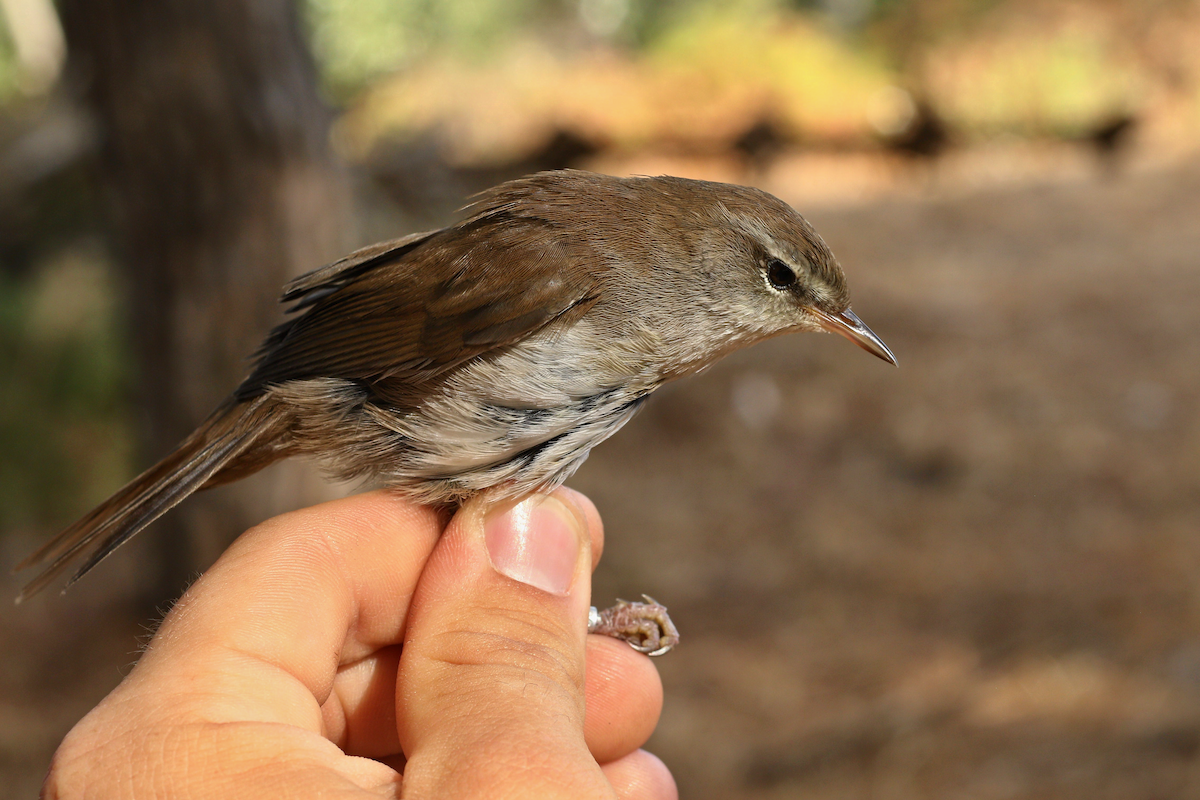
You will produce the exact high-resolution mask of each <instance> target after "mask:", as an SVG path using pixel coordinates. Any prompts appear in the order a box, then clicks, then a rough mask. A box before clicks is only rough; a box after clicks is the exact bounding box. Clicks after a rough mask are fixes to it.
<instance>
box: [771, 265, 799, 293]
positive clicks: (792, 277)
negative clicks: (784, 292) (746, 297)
mask: <svg viewBox="0 0 1200 800" xmlns="http://www.w3.org/2000/svg"><path fill="white" fill-rule="evenodd" d="M767 280H768V281H769V282H770V284H771V285H772V286H774V287H775V288H776V289H787V288H788V287H790V286H791V285H792V284H794V283H795V282H796V271H795V270H793V269H792V268H791V267H789V266H788V265H787V264H785V263H783V262H782V261H780V260H779V259H778V258H772V259H771V260H770V261H768V262H767Z"/></svg>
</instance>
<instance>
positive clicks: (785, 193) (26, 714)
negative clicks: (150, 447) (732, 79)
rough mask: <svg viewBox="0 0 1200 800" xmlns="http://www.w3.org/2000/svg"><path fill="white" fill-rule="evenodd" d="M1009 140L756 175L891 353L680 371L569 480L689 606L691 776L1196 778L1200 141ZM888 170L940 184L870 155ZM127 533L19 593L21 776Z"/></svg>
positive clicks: (670, 693) (687, 777) (675, 722)
mask: <svg viewBox="0 0 1200 800" xmlns="http://www.w3.org/2000/svg"><path fill="white" fill-rule="evenodd" d="M1039 158H1043V159H1046V160H1045V161H1044V162H1038V161H1037V159H1039ZM1031 159H1032V161H1033V162H1034V163H1044V164H1047V165H1049V164H1054V163H1056V164H1058V165H1059V168H1057V169H1055V168H1052V167H1048V168H1046V169H1042V170H1040V171H1037V170H1022V169H1020V168H1019V165H1020V164H1025V163H1030V161H1031ZM983 161H985V162H986V163H988V164H990V165H992V168H993V169H995V165H996V164H998V163H1001V161H1002V160H1000V161H998V160H997V157H995V154H993V157H992V158H988V159H984V160H983ZM1010 161H1011V163H1013V164H1016V165H1018V166H1014V167H1013V168H1012V169H1010V170H1009V173H1010V174H1011V175H1012V176H1013V177H1012V178H1011V179H1008V180H1003V181H997V180H984V179H982V178H979V174H978V173H979V171H978V170H975V171H974V174H975V178H974V179H970V180H968V178H967V176H968V175H969V174H971V173H972V171H971V170H970V169H968V168H967V167H966V166H964V165H961V164H960V165H959V166H958V167H955V166H954V165H953V164H951V165H949V166H943V167H942V168H941V171H940V172H939V170H938V168H931V169H929V170H926V168H925V167H920V166H917V167H913V166H911V165H909V166H903V165H901V166H899V167H898V166H896V165H895V164H887V163H884V162H880V163H878V164H876V165H875V166H874V167H873V168H872V169H867V170H865V171H864V168H863V167H862V165H861V163H860V162H859V161H853V160H851V161H848V162H847V163H846V165H845V169H844V170H843V171H842V175H841V177H844V178H845V180H846V181H847V182H853V181H856V180H857V181H858V182H859V184H860V185H863V186H870V187H873V188H871V189H869V190H868V189H862V190H861V191H859V192H858V198H857V199H854V198H850V199H847V198H846V197H845V196H844V194H843V193H839V192H838V191H837V190H836V189H834V188H829V187H823V186H822V185H818V184H822V183H823V182H829V183H830V184H837V183H838V181H839V177H840V176H839V172H838V170H837V169H836V168H834V167H833V166H832V165H827V167H826V168H825V169H824V170H816V171H813V172H812V173H811V174H812V175H813V176H814V181H813V182H812V183H809V184H806V183H805V182H804V180H803V174H804V170H802V169H800V168H799V167H798V166H797V165H796V164H795V163H793V164H792V168H787V167H786V165H785V166H782V167H781V168H780V169H778V170H776V171H775V172H774V173H772V175H769V176H766V177H765V178H764V181H763V183H764V185H767V186H768V187H769V188H771V189H772V190H773V191H775V192H777V193H778V194H780V195H781V196H782V197H784V198H785V199H788V200H790V201H792V202H794V203H796V204H797V205H798V206H799V207H800V208H801V210H802V211H803V212H804V213H806V214H807V215H808V216H809V218H810V219H811V220H812V221H813V222H814V224H815V225H816V226H817V228H818V229H819V230H820V231H821V232H822V233H823V235H824V236H825V238H826V239H827V241H828V242H829V244H830V245H831V246H832V247H833V249H834V251H835V252H836V253H838V255H839V256H840V258H841V260H842V262H843V264H844V265H845V267H846V268H847V271H848V272H849V274H850V277H851V280H852V286H853V289H854V296H855V298H856V301H855V304H854V308H855V309H856V310H857V311H858V312H859V314H860V315H861V316H862V317H863V318H864V319H865V320H866V321H867V322H868V324H870V325H871V326H872V327H873V328H874V329H875V330H876V331H877V332H878V333H880V334H881V335H882V336H883V337H884V338H885V339H886V341H887V342H888V344H889V345H891V346H892V348H893V349H894V350H895V352H896V353H897V355H898V357H899V359H900V365H901V367H900V369H898V370H897V369H892V368H889V367H887V366H886V365H884V364H882V363H880V362H878V361H876V360H874V359H872V358H870V357H869V356H867V355H865V354H864V353H862V352H860V351H859V350H857V349H855V348H853V347H852V346H850V345H849V344H848V343H846V342H844V341H842V340H841V339H836V338H833V337H816V336H797V337H787V338H783V339H777V340H774V341H771V342H768V343H765V344H763V345H760V346H758V347H756V348H753V349H751V350H748V351H745V352H743V353H740V354H736V355H735V356H733V357H731V358H729V359H727V360H726V361H724V362H722V363H720V364H718V365H717V366H716V367H714V368H713V369H711V370H710V371H709V372H708V373H706V374H705V375H703V376H700V377H698V378H695V379H691V380H688V381H685V382H682V383H679V384H676V385H672V386H670V387H668V388H666V389H664V390H663V391H662V392H660V393H659V394H658V395H656V396H655V399H654V401H653V402H651V403H650V404H649V406H648V408H647V409H646V410H645V412H644V413H643V414H642V415H641V416H640V417H639V418H638V419H636V420H635V421H634V422H633V423H632V424H631V425H630V426H629V427H628V428H627V429H626V430H625V431H623V432H622V434H621V435H619V436H617V437H616V438H615V439H614V440H613V441H611V442H609V443H607V444H606V445H605V446H603V447H601V448H599V449H598V450H597V451H596V452H595V453H594V454H593V456H592V458H591V460H590V461H589V462H588V463H587V465H585V467H584V469H583V470H582V471H581V472H580V473H579V475H578V476H577V478H576V479H575V480H574V481H573V485H574V486H575V487H577V488H579V489H581V490H583V491H585V492H587V493H588V494H590V495H591V497H592V498H593V499H594V500H595V501H596V503H597V505H598V506H599V508H600V509H601V512H602V513H603V514H604V516H605V522H606V526H607V529H608V532H609V547H608V550H607V552H606V554H605V563H604V564H603V565H602V566H601V569H600V573H599V576H598V582H597V587H596V592H597V597H598V598H599V599H601V600H604V599H607V598H610V597H612V596H613V595H621V596H633V595H636V594H637V593H638V592H642V591H646V592H649V593H651V594H653V595H655V596H656V597H658V598H659V599H661V600H663V601H664V602H666V603H668V604H669V605H670V606H671V608H672V611H673V613H674V615H675V618H676V620H677V621H678V622H679V624H680V626H681V627H682V628H683V630H684V634H685V643H684V645H683V646H682V647H681V648H680V649H679V650H678V651H677V652H676V653H673V654H672V655H671V656H669V657H667V658H665V659H663V660H661V661H660V662H659V664H660V667H661V670H662V673H663V678H664V682H665V684H666V689H667V701H666V710H665V713H664V716H663V720H662V724H661V726H660V729H659V732H658V733H657V734H656V735H655V738H654V739H653V740H652V742H651V743H650V748H651V749H653V750H654V751H655V752H656V753H658V754H659V755H661V756H662V757H663V758H664V759H665V761H666V762H667V763H668V764H669V765H670V766H671V768H672V769H673V771H674V773H675V775H676V777H677V778H678V780H679V783H680V787H681V791H682V795H683V796H684V797H687V798H709V797H711V798H739V797H755V798H769V797H796V796H803V797H814V798H821V797H876V798H929V797H963V796H969V797H979V798H1043V797H1047V798H1048V797H1054V798H1089V799H1090V800H1094V799H1095V798H1118V797H1119V798H1142V797H1144V798H1157V797H1176V796H1182V795H1184V794H1187V793H1188V792H1189V791H1194V789H1195V787H1196V786H1200V760H1198V756H1200V588H1198V583H1197V581H1196V580H1195V575H1196V574H1197V570H1198V569H1200V537H1198V536H1197V535H1196V533H1197V531H1196V528H1197V520H1198V519H1200V491H1198V485H1197V484H1198V482H1200V441H1197V439H1198V437H1200V419H1198V418H1197V416H1196V414H1195V412H1194V408H1195V406H1196V403H1197V399H1198V398H1197V394H1198V391H1200V372H1198V371H1197V370H1196V368H1195V364H1196V363H1198V362H1200V309H1198V307H1197V305H1196V303H1195V298H1196V297H1197V296H1198V294H1200V270H1198V269H1197V258H1198V254H1200V225H1197V222H1196V220H1198V219H1200V163H1198V162H1196V161H1188V162H1183V163H1177V164H1174V165H1171V166H1169V167H1167V168H1164V167H1163V166H1161V165H1153V164H1149V165H1146V166H1144V167H1141V168H1135V169H1132V170H1130V171H1129V172H1128V173H1126V174H1123V175H1116V176H1109V177H1105V176H1104V174H1103V173H1101V172H1100V171H1098V170H1095V169H1087V168H1086V163H1087V162H1086V161H1078V160H1074V161H1073V160H1072V158H1071V152H1070V151H1067V150H1063V151H1061V152H1060V153H1059V154H1058V155H1057V156H1053V154H1051V155H1046V154H1041V155H1029V154H1025V155H1022V156H1018V155H1014V156H1012V158H1011V159H1010ZM856 165H857V166H856ZM614 166H615V165H614ZM628 166H629V168H630V171H641V170H642V166H641V165H639V164H630V165H628ZM677 166H678V165H677ZM689 168H690V169H691V170H692V171H693V172H701V173H703V172H710V173H722V176H723V177H736V176H735V175H731V174H725V173H732V172H735V169H734V167H731V166H728V165H724V166H723V165H721V164H717V163H711V164H708V165H697V164H692V165H690V167H689ZM896 169H901V170H909V169H919V170H926V173H925V174H924V177H923V179H922V180H921V181H917V182H916V184H915V185H917V186H922V187H923V188H920V189H906V190H902V191H901V190H895V191H889V189H888V186H889V184H888V183H887V182H886V181H885V180H883V179H880V180H878V181H874V182H872V181H869V180H866V179H864V178H862V177H861V176H862V175H863V174H880V175H887V174H892V173H891V172H889V171H894V170H896ZM674 171H681V170H678V169H677V170H674ZM1031 174H1034V175H1038V176H1039V177H1036V178H1035V177H1030V175H1031ZM855 176H859V177H855ZM910 177H911V176H910ZM818 178H819V180H817V179H818ZM890 185H891V186H893V187H896V186H900V185H904V186H912V185H914V184H913V183H912V182H904V183H903V184H900V183H898V182H894V183H892V184H890ZM864 198H867V199H864ZM151 535H153V533H151ZM11 541H13V540H11V539H10V540H8V542H11ZM5 546H6V547H11V548H12V549H13V550H14V551H17V550H19V549H20V547H21V543H19V542H18V543H13V544H8V543H7V542H6V545H5ZM136 548H137V545H134V547H133V548H131V551H132V552H130V553H128V554H119V555H118V557H115V558H114V559H113V562H114V563H110V564H106V570H105V571H104V572H103V574H100V573H98V574H97V575H95V576H94V577H95V578H96V580H94V581H92V580H91V578H89V581H85V582H84V583H83V584H81V585H79V586H77V587H76V590H73V591H72V593H71V594H70V595H68V596H67V597H66V598H58V597H48V598H38V599H37V601H36V602H35V603H33V604H31V605H29V606H26V607H22V608H21V610H20V613H17V614H14V613H12V612H4V614H3V615H0V641H4V642H5V644H4V650H5V652H6V653H8V654H9V656H8V657H6V658H5V659H4V660H3V662H2V663H3V671H2V672H0V698H2V702H0V742H2V743H3V746H2V747H0V753H3V756H2V758H3V761H2V763H0V785H3V786H6V787H9V791H11V792H12V794H11V795H10V796H14V797H16V796H32V794H33V793H34V791H35V789H36V786H37V784H38V782H39V781H40V776H41V773H42V771H43V770H44V768H45V765H46V763H47V760H48V758H49V755H50V753H51V752H52V750H53V748H54V746H55V744H56V743H57V741H58V740H59V738H60V737H61V736H62V735H63V733H64V732H65V731H66V730H67V728H68V727H69V726H70V725H71V724H72V723H73V722H74V721H75V720H76V719H77V718H78V717H79V716H80V715H81V714H82V713H83V712H84V711H86V709H87V708H88V707H90V706H91V705H92V704H93V703H94V702H95V701H96V700H98V699H99V698H100V697H101V696H102V695H103V694H104V693H105V692H106V691H107V690H108V689H110V688H111V687H112V686H113V685H114V684H115V683H116V682H117V681H118V680H119V679H120V676H121V673H122V671H123V670H124V669H125V668H126V667H127V665H128V664H130V663H131V662H132V661H133V660H134V658H135V652H134V651H135V650H136V635H137V634H138V633H139V632H140V631H139V628H138V627H137V625H136V624H135V623H133V622H131V621H130V620H129V619H128V617H127V615H126V614H125V613H124V611H123V607H122V606H121V605H120V603H119V602H117V601H118V600H119V599H120V595H121V592H120V589H119V586H120V583H121V582H122V580H123V579H124V578H126V577H127V576H128V570H130V569H132V568H134V565H136V563H137V558H138V552H137V551H136ZM16 555H17V552H12V553H6V554H5V556H6V560H7V561H9V562H10V563H11V561H13V560H15V557H16ZM123 572H124V575H123ZM15 591H16V582H15V581H13V579H11V578H6V580H5V582H4V583H3V585H0V593H4V592H8V593H10V594H11V593H15ZM14 654H17V655H19V656H21V657H14Z"/></svg>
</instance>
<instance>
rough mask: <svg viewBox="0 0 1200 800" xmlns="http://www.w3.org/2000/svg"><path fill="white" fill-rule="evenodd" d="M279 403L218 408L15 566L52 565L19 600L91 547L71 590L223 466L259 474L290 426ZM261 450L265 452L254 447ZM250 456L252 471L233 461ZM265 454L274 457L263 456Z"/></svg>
mask: <svg viewBox="0 0 1200 800" xmlns="http://www.w3.org/2000/svg"><path fill="white" fill-rule="evenodd" d="M274 405H275V404H274V403H272V402H271V400H270V395H269V394H266V395H261V396H259V397H256V398H254V399H252V400H248V401H245V402H242V403H227V404H225V405H224V406H222V407H221V408H219V409H218V410H217V411H216V412H215V413H213V415H212V416H211V417H209V418H208V420H206V421H205V422H204V424H203V425H201V426H200V427H199V428H198V429H196V431H195V432H193V433H192V434H191V435H190V436H188V438H187V439H185V440H184V441H183V442H182V443H181V444H180V445H179V446H178V447H176V448H175V450H174V451H173V452H171V454H170V455H168V456H167V457H166V458H164V459H163V460H162V461H159V462H158V463H157V464H155V465H154V466H153V467H151V468H150V469H148V470H146V471H145V472H143V473H142V474H141V475H139V476H137V477H136V478H134V479H133V480H132V481H130V482H129V483H127V484H126V485H125V486H124V487H123V488H122V489H121V490H120V491H118V492H117V493H116V494H114V495H113V496H112V497H110V498H108V499H107V500H105V501H104V502H103V503H101V504H100V505H99V506H97V507H96V508H95V509H93V510H92V511H91V512H89V513H88V514H87V515H86V516H85V517H83V518H82V519H80V520H79V521H78V522H76V523H75V524H74V525H72V526H71V527H69V528H67V529H66V530H64V531H63V532H62V533H60V534H58V535H57V536H55V537H54V538H53V539H51V540H50V541H48V542H46V543H45V544H44V545H42V546H41V547H39V548H38V549H37V551H36V552H34V553H32V554H31V555H30V556H29V557H28V558H26V559H25V560H24V561H22V562H21V563H20V564H18V565H17V566H16V567H15V569H14V570H13V571H14V572H15V571H17V570H22V569H25V568H27V567H31V566H33V565H34V564H41V563H48V566H47V567H46V568H45V569H44V570H43V571H42V572H41V574H39V575H38V576H37V577H36V578H34V579H33V580H32V581H30V582H29V584H28V585H27V586H26V587H25V588H24V589H22V590H21V594H20V595H19V596H18V597H17V602H18V603H20V602H21V601H22V600H24V599H25V598H27V597H31V596H32V595H34V594H36V593H37V592H38V591H40V590H41V589H43V588H45V587H46V585H47V584H49V583H50V582H51V581H53V580H54V579H55V578H56V577H58V576H59V575H60V574H61V573H62V572H63V571H64V570H66V568H67V566H68V565H69V564H70V563H71V561H73V560H74V559H75V558H76V557H77V556H79V555H80V554H81V553H83V552H85V551H86V550H88V549H89V548H90V553H89V555H88V557H87V560H85V561H84V562H83V564H82V566H80V567H79V569H78V570H76V572H75V574H74V575H72V576H71V579H70V580H69V581H67V584H66V585H67V586H70V585H71V584H72V583H74V582H75V581H77V580H79V579H80V578H81V577H83V575H84V574H85V573H86V572H88V570H90V569H91V568H92V567H94V566H96V565H97V564H99V563H100V562H101V561H102V560H103V559H104V558H105V557H106V556H108V554H109V553H111V552H112V551H113V550H116V549H117V548H118V547H120V546H121V545H122V544H124V543H125V542H126V541H128V540H129V539H130V538H131V537H132V536H134V535H135V534H137V533H138V532H139V531H141V530H142V529H143V528H145V527H146V526H147V525H149V524H150V523H152V522H154V520H156V519H158V518H159V517H161V516H162V515H163V514H165V513H166V512H167V511H169V510H170V509H171V508H173V507H174V506H175V505H176V504H178V503H179V502H180V501H182V500H183V499H184V498H186V497H187V496H188V495H190V494H191V493H192V492H195V491H196V490H197V489H202V488H205V487H206V486H214V485H217V484H219V483H224V482H225V480H224V477H225V476H224V475H219V474H218V473H220V472H221V471H222V470H223V469H225V468H226V467H233V469H232V470H229V471H230V472H237V473H238V474H239V476H240V475H243V474H248V473H249V472H252V471H257V469H258V468H260V467H262V466H266V464H267V463H269V462H270V461H274V460H275V459H276V458H277V457H279V455H282V453H278V451H277V450H276V449H275V448H270V447H262V445H267V444H268V443H269V442H270V441H271V440H272V439H273V438H274V436H275V434H276V433H277V429H278V428H279V427H280V426H281V424H282V425H286V421H285V420H281V419H280V418H279V416H278V415H275V414H272V413H270V412H271V410H272V407H273V406H274ZM256 444H258V445H260V447H258V448H255V447H254V446H255V445H256ZM251 450H253V451H255V452H254V455H259V456H260V457H256V458H250V459H242V460H243V461H251V462H253V468H252V469H247V468H246V466H247V465H245V464H240V463H239V464H234V463H233V462H234V461H235V460H237V459H239V457H240V456H250V455H252V453H250V452H248V451H251ZM267 453H270V454H272V455H271V456H269V457H266V458H263V457H261V455H265V454H267ZM274 453H278V455H273V454H274ZM64 588H65V587H64Z"/></svg>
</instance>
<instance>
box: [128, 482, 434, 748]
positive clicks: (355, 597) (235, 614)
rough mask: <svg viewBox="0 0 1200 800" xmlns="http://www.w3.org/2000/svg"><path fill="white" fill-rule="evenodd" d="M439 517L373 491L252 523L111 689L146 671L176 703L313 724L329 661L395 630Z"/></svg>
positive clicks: (357, 652) (394, 635)
mask: <svg viewBox="0 0 1200 800" xmlns="http://www.w3.org/2000/svg"><path fill="white" fill-rule="evenodd" d="M443 527H444V520H443V519H442V518H441V517H440V515H439V514H438V513H437V512H436V511H434V510H433V509H430V508H427V507H423V506H418V505H415V504H413V503H411V502H408V501H406V500H403V499H401V498H400V497H399V496H398V495H396V494H394V493H389V492H386V491H378V492H370V493H367V494H362V495H357V496H355V497H349V498H346V499H343V500H336V501H333V502H331V503H325V504H323V505H320V506H315V507H312V508H308V509H304V510H301V511H296V512H292V513H290V514H284V515H282V516H279V517H275V518H274V519H271V520H268V521H267V522H264V523H263V524H261V525H259V526H257V527H255V528H252V529H251V530H249V531H247V532H246V533H245V534H244V535H243V536H242V537H240V538H239V539H238V540H237V541H236V542H235V543H234V544H233V545H232V546H231V547H230V548H229V550H228V551H226V553H225V554H224V555H222V556H221V558H220V559H219V560H218V561H217V563H216V564H214V565H213V567H212V568H211V569H210V570H209V571H208V572H207V573H205V574H204V575H203V576H202V577H201V578H200V580H198V581H197V582H196V583H195V584H194V585H193V586H192V587H191V588H190V589H189V590H188V591H187V592H186V593H185V594H184V596H183V597H182V598H181V599H180V601H179V602H178V603H177V604H176V605H175V607H174V608H173V609H172V610H171V613H170V614H168V615H167V618H166V619H165V620H164V621H163V624H162V627H161V628H160V630H159V632H158V634H157V635H156V636H155V638H154V640H153V641H152V643H151V645H150V648H149V649H148V651H147V652H146V653H145V655H143V657H142V659H141V661H140V662H139V664H138V666H137V668H136V669H135V670H134V672H133V673H132V674H131V675H130V676H129V679H128V680H127V681H126V684H128V686H125V685H123V686H122V687H121V689H123V690H125V691H137V690H138V688H139V687H140V686H142V685H145V683H146V682H147V681H155V684H154V688H155V690H156V691H158V692H161V693H165V694H166V695H167V696H168V697H170V698H171V699H170V702H172V703H174V704H175V709H176V712H177V713H180V714H189V713H190V714H192V715H194V716H195V718H198V719H203V720H204V721H208V722H229V721H241V720H256V721H264V722H279V723H284V724H289V725H297V726H300V727H303V728H306V729H308V730H313V731H317V732H321V730H322V714H321V708H320V706H321V704H322V703H324V702H325V700H326V699H327V698H328V696H329V694H330V692H331V691H332V688H333V682H334V678H335V677H336V675H337V670H338V667H339V666H340V665H342V664H346V663H352V662H354V661H357V660H359V659H361V658H364V657H366V656H368V655H370V654H371V653H372V652H374V651H375V650H378V649H380V648H382V647H386V646H388V645H391V644H396V643H398V642H400V641H401V640H402V639H403V635H404V629H405V625H406V621H407V615H408V607H409V602H410V600H411V596H412V592H413V590H414V588H415V587H416V584H417V579H418V578H419V576H420V574H421V571H422V569H424V566H425V561H426V559H427V558H428V557H429V554H430V553H431V552H432V550H433V547H434V545H435V544H436V543H437V540H438V536H439V535H440V534H441V531H442V528H443ZM118 691H121V690H120V689H119V690H118Z"/></svg>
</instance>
